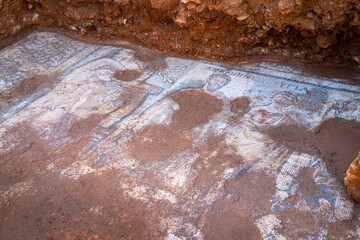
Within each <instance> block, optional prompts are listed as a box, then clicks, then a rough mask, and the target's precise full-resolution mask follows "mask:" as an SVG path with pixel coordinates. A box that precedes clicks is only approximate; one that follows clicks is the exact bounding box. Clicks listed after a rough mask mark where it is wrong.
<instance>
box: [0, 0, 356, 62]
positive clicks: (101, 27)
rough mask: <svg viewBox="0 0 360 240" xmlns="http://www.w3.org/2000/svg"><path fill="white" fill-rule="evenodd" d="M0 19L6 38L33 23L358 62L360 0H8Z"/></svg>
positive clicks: (175, 48)
mask: <svg viewBox="0 0 360 240" xmlns="http://www.w3.org/2000/svg"><path fill="white" fill-rule="evenodd" d="M0 25H1V26H2V28H1V30H0V41H1V40H2V41H3V43H4V41H5V40H6V39H7V40H8V41H9V37H12V36H15V35H17V34H18V33H20V32H22V31H23V30H25V29H27V28H29V27H34V26H35V27H37V28H40V29H49V28H51V29H54V30H57V31H63V32H66V33H67V34H70V35H72V36H82V37H86V39H97V40H99V41H100V40H103V39H124V40H128V41H131V42H136V43H140V44H142V45H145V46H147V47H149V48H157V49H160V50H163V51H166V52H175V53H178V54H183V55H191V56H205V57H209V58H217V59H233V58H239V57H245V56H247V57H248V56H261V55H268V56H269V55H271V56H273V55H277V56H281V57H283V58H289V59H292V58H294V57H296V58H298V59H299V58H300V59H303V60H305V61H310V62H336V63H344V62H346V63H348V62H350V61H354V60H358V61H359V62H360V57H359V56H360V41H359V37H360V2H359V1H358V0H345V1H343V0H331V1H330V0H327V1H322V0H310V1H303V0H265V1H259V0H245V1H243V0H226V1H215V0H196V1H195V0H181V1H177V0H136V1H135V0H126V1H122V0H115V1H109V0H96V1H90V0H82V1H70V0H58V1H49V0H11V1H10V0H3V1H0ZM353 59H354V60H353ZM354 62H355V61H354Z"/></svg>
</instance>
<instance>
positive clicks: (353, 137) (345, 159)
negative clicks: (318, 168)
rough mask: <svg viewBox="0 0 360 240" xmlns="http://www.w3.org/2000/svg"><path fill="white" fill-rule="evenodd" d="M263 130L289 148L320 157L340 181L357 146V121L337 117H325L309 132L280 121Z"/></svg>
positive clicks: (359, 133)
mask: <svg viewBox="0 0 360 240" xmlns="http://www.w3.org/2000/svg"><path fill="white" fill-rule="evenodd" d="M265 133H266V134H268V135H269V136H270V137H271V138H272V139H274V140H275V141H277V142H279V143H282V144H284V145H286V146H288V147H289V148H290V149H294V150H296V151H299V152H305V153H309V154H317V155H318V156H320V157H323V158H324V159H325V160H326V162H327V167H328V170H329V171H330V173H331V174H332V175H333V176H334V177H336V178H337V179H338V181H339V182H341V183H343V180H344V178H345V174H346V170H347V168H348V167H349V165H350V163H351V162H352V161H354V159H355V158H356V156H357V154H358V152H359V149H360V123H358V122H355V121H348V120H344V119H340V118H333V119H328V120H325V121H324V122H323V123H322V124H321V125H320V126H318V127H317V128H316V129H314V130H313V131H311V132H309V131H307V129H306V128H304V127H301V126H297V125H282V126H278V127H272V128H269V129H267V130H266V131H265Z"/></svg>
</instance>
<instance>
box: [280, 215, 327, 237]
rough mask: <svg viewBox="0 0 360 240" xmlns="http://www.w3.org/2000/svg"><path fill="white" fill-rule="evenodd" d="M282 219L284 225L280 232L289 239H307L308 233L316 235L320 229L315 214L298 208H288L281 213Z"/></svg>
mask: <svg viewBox="0 0 360 240" xmlns="http://www.w3.org/2000/svg"><path fill="white" fill-rule="evenodd" d="M280 220H281V224H282V226H283V227H282V228H281V230H280V233H281V234H282V235H283V236H284V237H286V238H287V239H303V238H304V239H306V237H307V236H308V235H311V236H315V235H317V234H318V233H319V231H320V226H319V223H318V221H317V220H316V218H315V216H314V215H313V214H311V213H309V212H302V211H300V210H299V209H298V208H288V209H286V210H285V211H283V212H282V213H281V214H280ZM330 236H332V235H330Z"/></svg>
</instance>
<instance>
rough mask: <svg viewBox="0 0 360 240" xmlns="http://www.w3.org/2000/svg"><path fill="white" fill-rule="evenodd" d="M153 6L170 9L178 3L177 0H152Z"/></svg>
mask: <svg viewBox="0 0 360 240" xmlns="http://www.w3.org/2000/svg"><path fill="white" fill-rule="evenodd" d="M150 3H151V7H153V8H155V9H162V10H168V9H171V8H173V7H175V6H176V5H177V4H178V1H177V0H150Z"/></svg>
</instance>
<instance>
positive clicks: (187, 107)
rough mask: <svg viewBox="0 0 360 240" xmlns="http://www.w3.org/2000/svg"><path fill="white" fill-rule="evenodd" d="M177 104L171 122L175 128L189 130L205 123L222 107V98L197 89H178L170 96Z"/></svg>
mask: <svg viewBox="0 0 360 240" xmlns="http://www.w3.org/2000/svg"><path fill="white" fill-rule="evenodd" d="M171 98H172V99H173V100H175V101H176V103H177V104H178V105H179V107H180V109H179V111H176V112H175V113H174V116H173V118H172V124H173V126H174V127H175V128H178V129H181V130H189V129H192V128H193V127H196V126H198V125H200V124H203V123H206V122H207V121H209V120H210V117H211V116H213V115H214V114H215V113H219V112H221V111H222V110H223V108H224V103H223V101H222V100H220V99H218V98H217V97H215V96H211V95H209V94H207V93H205V92H202V91H199V90H186V91H180V92H178V93H176V94H174V95H172V96H171Z"/></svg>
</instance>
